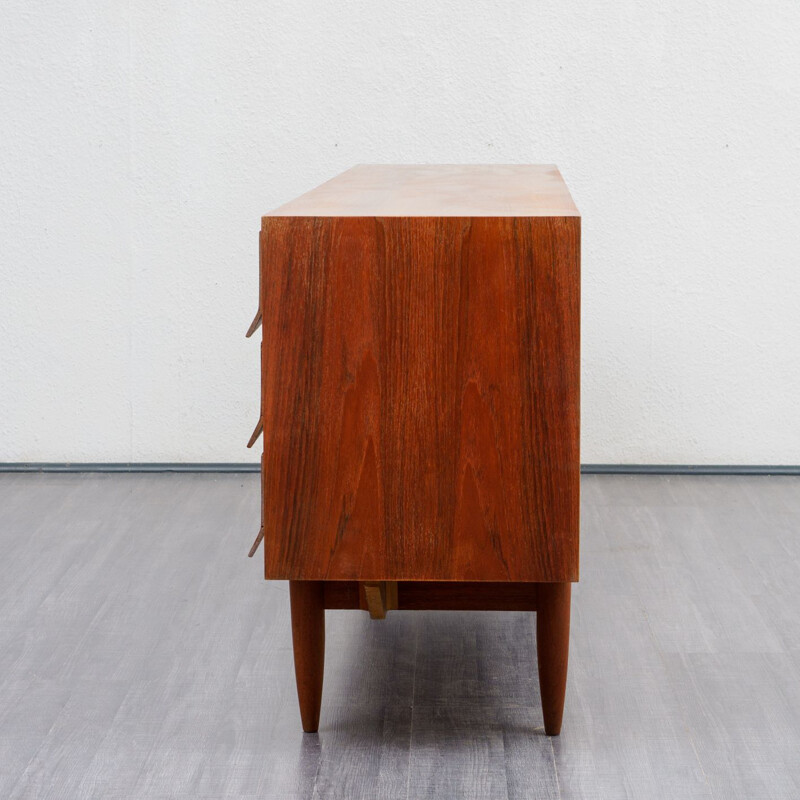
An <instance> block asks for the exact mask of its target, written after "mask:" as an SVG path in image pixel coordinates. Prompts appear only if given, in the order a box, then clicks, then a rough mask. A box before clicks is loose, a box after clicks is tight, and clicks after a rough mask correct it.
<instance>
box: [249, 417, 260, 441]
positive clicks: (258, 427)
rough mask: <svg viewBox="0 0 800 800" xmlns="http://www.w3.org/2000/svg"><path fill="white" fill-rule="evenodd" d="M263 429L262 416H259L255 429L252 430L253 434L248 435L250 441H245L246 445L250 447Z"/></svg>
mask: <svg viewBox="0 0 800 800" xmlns="http://www.w3.org/2000/svg"><path fill="white" fill-rule="evenodd" d="M263 430H264V418H263V417H259V418H258V422H257V423H256V429H255V430H254V431H253V435H252V436H251V437H250V441H249V442H248V443H247V446H248V447H252V446H253V445H254V444H255V443H256V441H257V440H258V437H259V436H261V433H262V431H263Z"/></svg>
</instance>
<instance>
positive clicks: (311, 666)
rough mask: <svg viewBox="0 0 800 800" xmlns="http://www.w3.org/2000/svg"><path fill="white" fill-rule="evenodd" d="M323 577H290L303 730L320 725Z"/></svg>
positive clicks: (323, 634) (323, 630) (293, 635)
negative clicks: (296, 579)
mask: <svg viewBox="0 0 800 800" xmlns="http://www.w3.org/2000/svg"><path fill="white" fill-rule="evenodd" d="M323 598H324V594H323V584H322V581H289V601H290V602H291V606H292V642H293V644H294V674H295V677H296V679H297V698H298V700H299V701H300V719H301V721H302V723H303V730H304V731H306V733H313V732H315V731H316V730H317V728H319V708H320V704H321V703H322V673H323V668H324V666H325V604H324V601H323Z"/></svg>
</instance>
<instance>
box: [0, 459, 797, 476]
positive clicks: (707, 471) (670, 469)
mask: <svg viewBox="0 0 800 800" xmlns="http://www.w3.org/2000/svg"><path fill="white" fill-rule="evenodd" d="M258 471H259V464H258V462H254V463H238V464H232V463H219V464H215V463H182V462H174V463H167V462H162V463H141V462H139V463H116V464H112V463H102V462H97V463H70V462H30V463H25V462H16V463H14V462H11V463H0V472H258ZM581 472H582V473H583V474H584V475H800V465H765V464H582V465H581Z"/></svg>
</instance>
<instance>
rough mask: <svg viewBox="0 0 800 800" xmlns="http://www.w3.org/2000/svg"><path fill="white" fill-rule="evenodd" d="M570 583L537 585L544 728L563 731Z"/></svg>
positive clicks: (548, 731)
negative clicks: (562, 718)
mask: <svg viewBox="0 0 800 800" xmlns="http://www.w3.org/2000/svg"><path fill="white" fill-rule="evenodd" d="M571 591H572V584H571V583H540V584H539V586H538V588H537V610H536V650H537V658H538V661H539V689H540V690H541V694H542V713H543V715H544V730H545V733H546V734H547V735H548V736H558V734H559V733H561V717H562V715H563V713H564V694H565V692H566V689H567V659H568V656H569V606H570V595H571Z"/></svg>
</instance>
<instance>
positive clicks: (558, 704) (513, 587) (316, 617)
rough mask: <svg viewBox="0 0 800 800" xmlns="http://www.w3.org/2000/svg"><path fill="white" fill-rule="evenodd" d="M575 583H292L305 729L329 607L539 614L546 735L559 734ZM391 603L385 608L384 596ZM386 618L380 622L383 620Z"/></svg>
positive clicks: (318, 681)
mask: <svg viewBox="0 0 800 800" xmlns="http://www.w3.org/2000/svg"><path fill="white" fill-rule="evenodd" d="M571 591H572V584H571V583H493V582H461V581H459V582H448V581H397V582H394V581H390V582H385V585H382V586H378V583H376V582H372V583H369V582H368V583H367V590H365V587H364V583H363V582H360V581H289V597H290V602H291V610H292V638H293V643H294V662H295V676H296V678H297V695H298V699H299V701H300V712H301V719H302V723H303V730H304V731H306V732H308V733H313V732H315V731H316V730H317V728H318V726H319V714H320V705H321V702H322V675H323V667H324V658H325V613H324V612H325V609H363V610H365V611H370V613H371V615H372V616H373V617H374V616H375V614H376V598H377V597H378V596H379V597H380V598H381V599H380V601H378V603H379V605H378V608H379V610H381V609H382V610H383V612H384V613H385V611H386V610H389V609H392V608H396V609H398V610H401V611H402V610H406V611H408V610H417V611H419V610H428V609H429V610H442V611H445V610H446V611H456V610H463V611H535V612H537V613H536V651H537V652H536V657H537V661H538V666H539V688H540V692H541V699H542V712H543V716H544V728H545V733H546V734H547V735H548V736H557V735H558V734H559V733H560V732H561V720H562V716H563V711H564V696H565V693H566V685H567V662H568V656H569V622H570V598H571ZM387 597H389V598H391V600H390V602H386V598H387ZM378 618H380V616H379V617H378Z"/></svg>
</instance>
